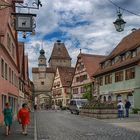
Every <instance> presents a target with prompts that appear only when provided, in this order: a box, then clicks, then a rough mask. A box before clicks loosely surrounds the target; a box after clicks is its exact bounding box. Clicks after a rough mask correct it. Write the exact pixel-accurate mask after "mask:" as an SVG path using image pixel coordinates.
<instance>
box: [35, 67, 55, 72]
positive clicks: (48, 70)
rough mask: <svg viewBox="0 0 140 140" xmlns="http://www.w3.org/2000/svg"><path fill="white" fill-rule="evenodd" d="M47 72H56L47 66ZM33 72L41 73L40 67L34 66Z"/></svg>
mask: <svg viewBox="0 0 140 140" xmlns="http://www.w3.org/2000/svg"><path fill="white" fill-rule="evenodd" d="M45 72H46V73H55V71H54V70H53V69H52V68H46V71H45ZM32 73H39V68H37V67H34V68H32Z"/></svg>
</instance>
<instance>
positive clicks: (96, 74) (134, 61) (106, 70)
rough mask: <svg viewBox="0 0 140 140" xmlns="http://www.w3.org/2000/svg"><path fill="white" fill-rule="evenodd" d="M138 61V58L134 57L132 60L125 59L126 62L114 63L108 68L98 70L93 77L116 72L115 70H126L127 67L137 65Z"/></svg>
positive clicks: (139, 59)
mask: <svg viewBox="0 0 140 140" xmlns="http://www.w3.org/2000/svg"><path fill="white" fill-rule="evenodd" d="M139 61H140V56H138V57H134V58H132V59H127V60H126V61H123V62H122V63H116V64H114V65H112V66H110V67H106V68H104V69H100V68H99V69H98V71H97V72H96V73H95V74H93V76H94V77H96V76H98V75H102V74H105V73H108V72H111V71H113V70H117V69H120V68H124V67H125V68H126V67H127V66H130V65H132V64H133V65H135V64H137V63H138V62H139Z"/></svg>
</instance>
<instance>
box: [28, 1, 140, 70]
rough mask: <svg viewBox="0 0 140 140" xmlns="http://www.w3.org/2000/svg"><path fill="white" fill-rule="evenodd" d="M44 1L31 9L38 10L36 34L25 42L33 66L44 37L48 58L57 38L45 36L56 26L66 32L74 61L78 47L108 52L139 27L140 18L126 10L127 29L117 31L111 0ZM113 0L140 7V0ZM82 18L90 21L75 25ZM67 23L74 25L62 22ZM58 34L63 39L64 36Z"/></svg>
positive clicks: (92, 51)
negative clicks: (37, 7) (127, 1)
mask: <svg viewBox="0 0 140 140" xmlns="http://www.w3.org/2000/svg"><path fill="white" fill-rule="evenodd" d="M41 1H42V5H43V7H40V9H39V10H38V11H34V10H33V11H32V12H33V13H36V14H37V17H36V23H37V28H36V32H37V35H36V36H34V37H32V38H30V41H28V43H27V44H26V52H27V53H28V56H29V62H30V63H29V64H30V68H31V67H32V66H35V65H37V59H38V56H39V49H40V48H41V42H42V40H43V42H44V46H43V48H44V49H45V51H46V56H47V59H49V57H50V54H51V51H52V47H53V44H54V41H55V40H57V38H56V37H54V38H52V39H47V37H46V38H45V39H44V36H45V35H47V34H50V33H52V32H54V31H56V30H60V31H62V32H65V33H66V37H67V39H66V40H64V41H65V42H64V43H65V44H66V47H67V48H68V51H69V54H70V56H71V57H72V63H73V65H74V64H75V61H76V58H77V55H78V54H79V48H81V49H82V52H85V53H96V54H106V53H107V52H111V51H112V49H113V48H114V47H115V46H116V45H117V44H118V43H119V42H120V41H121V39H122V38H123V37H124V36H126V35H127V34H128V33H130V32H131V29H132V28H139V23H140V18H139V17H137V16H135V15H132V14H130V13H127V12H125V11H124V12H123V18H124V20H125V21H126V22H127V24H126V26H125V30H124V32H120V33H119V32H116V31H115V28H114V25H113V21H115V20H116V18H117V14H116V7H115V6H114V5H112V4H111V3H109V1H108V0H102V1H99V0H47V1H46V0H41ZM112 1H113V2H116V3H117V4H121V6H122V7H124V8H128V10H132V11H134V12H135V11H139V9H138V8H136V5H138V4H140V2H139V0H135V1H134V2H133V3H132V2H131V4H130V3H128V4H126V0H125V1H123V2H122V1H121V0H112ZM139 13H140V11H139ZM139 13H137V14H139ZM81 21H87V22H89V24H87V25H82V24H81V25H79V26H74V25H73V24H75V23H77V22H81ZM66 23H69V24H70V25H73V26H72V27H67V26H63V27H61V26H60V25H61V24H66ZM59 38H60V39H61V37H59ZM59 38H58V39H59ZM78 43H79V44H78ZM77 44H78V45H79V46H77Z"/></svg>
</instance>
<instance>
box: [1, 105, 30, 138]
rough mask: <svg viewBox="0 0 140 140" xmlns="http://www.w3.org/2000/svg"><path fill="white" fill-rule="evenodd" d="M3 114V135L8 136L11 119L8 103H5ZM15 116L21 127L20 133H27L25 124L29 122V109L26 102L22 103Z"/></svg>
mask: <svg viewBox="0 0 140 140" xmlns="http://www.w3.org/2000/svg"><path fill="white" fill-rule="evenodd" d="M3 115H4V122H5V135H6V136H8V135H9V134H10V128H11V125H12V119H13V110H12V108H11V107H10V104H9V103H6V104H5V108H4V110H3ZM17 118H18V122H19V124H21V127H22V134H23V135H27V126H28V124H29V122H30V109H29V107H28V105H27V104H26V103H24V104H22V108H21V109H20V110H19V111H18V114H17Z"/></svg>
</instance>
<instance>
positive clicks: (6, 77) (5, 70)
mask: <svg viewBox="0 0 140 140" xmlns="http://www.w3.org/2000/svg"><path fill="white" fill-rule="evenodd" d="M7 71H8V69H7V64H6V63H5V79H6V80H7V74H8V72H7Z"/></svg>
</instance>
